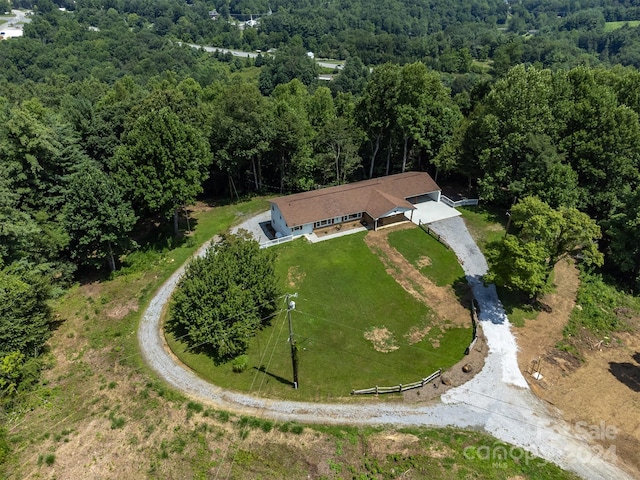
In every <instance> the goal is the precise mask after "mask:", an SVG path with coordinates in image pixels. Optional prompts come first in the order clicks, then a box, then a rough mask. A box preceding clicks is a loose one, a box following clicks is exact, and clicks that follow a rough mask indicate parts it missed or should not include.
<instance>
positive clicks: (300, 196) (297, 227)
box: [270, 172, 440, 236]
mask: <svg viewBox="0 0 640 480" xmlns="http://www.w3.org/2000/svg"><path fill="white" fill-rule="evenodd" d="M428 201H434V202H439V201H440V187H438V185H436V182H434V181H433V179H432V178H431V176H430V175H429V174H428V173H426V172H406V173H399V174H397V175H389V176H386V177H380V178H373V179H371V180H364V181H362V182H355V183H349V184H347V185H338V186H336V187H328V188H322V189H319V190H312V191H309V192H302V193H296V194H293V195H287V196H284V197H278V198H274V199H273V200H271V202H270V203H271V226H272V227H273V229H274V230H275V232H276V235H277V236H287V235H294V236H297V235H304V234H307V233H312V232H313V230H315V229H317V228H323V227H327V226H330V225H338V224H340V223H344V222H350V221H353V220H359V219H361V220H362V222H363V223H365V224H366V225H368V226H370V227H371V228H373V229H374V230H375V229H377V228H378V227H380V226H383V225H389V224H391V223H396V222H399V221H405V220H406V219H407V218H406V216H405V212H412V211H413V210H414V209H415V208H416V207H415V206H414V205H416V204H419V203H423V202H428ZM409 216H410V217H411V214H410V215H409Z"/></svg>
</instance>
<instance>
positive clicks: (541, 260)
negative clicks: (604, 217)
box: [486, 197, 604, 298]
mask: <svg viewBox="0 0 640 480" xmlns="http://www.w3.org/2000/svg"><path fill="white" fill-rule="evenodd" d="M511 224H512V226H513V228H514V230H515V234H509V235H506V236H505V238H504V239H503V240H500V241H498V242H495V243H494V244H492V245H491V246H490V247H489V250H490V253H489V255H488V259H489V262H490V265H489V273H488V275H487V277H486V279H487V281H491V282H495V283H497V284H499V285H504V286H506V287H508V288H511V289H516V290H521V291H523V292H524V293H526V294H528V295H529V296H530V297H532V298H535V297H537V296H538V295H539V294H541V293H544V292H545V291H547V289H548V287H549V286H548V282H549V277H550V275H551V272H552V271H553V268H554V267H555V265H556V264H557V263H558V262H559V261H560V260H561V259H562V258H564V257H566V256H568V255H577V254H580V258H581V262H583V263H584V264H585V265H595V266H601V265H602V264H603V260H604V257H603V255H602V253H600V251H599V250H598V245H597V241H598V240H599V239H600V237H601V231H600V227H599V226H598V225H597V224H596V222H595V221H594V220H592V219H591V218H589V216H588V215H586V214H584V213H582V212H579V211H578V210H577V209H575V208H567V207H560V208H559V209H557V210H556V209H553V208H551V207H550V206H549V204H547V203H545V202H543V201H542V200H540V199H538V198H536V197H526V198H524V199H522V200H521V201H520V202H519V203H518V204H516V205H514V207H513V208H512V209H511Z"/></svg>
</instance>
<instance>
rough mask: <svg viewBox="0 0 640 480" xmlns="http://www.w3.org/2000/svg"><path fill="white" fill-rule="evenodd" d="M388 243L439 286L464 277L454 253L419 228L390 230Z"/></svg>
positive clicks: (450, 283)
mask: <svg viewBox="0 0 640 480" xmlns="http://www.w3.org/2000/svg"><path fill="white" fill-rule="evenodd" d="M389 243H390V244H391V245H392V246H393V247H394V248H395V249H396V250H398V251H399V252H400V253H401V254H402V256H403V257H404V258H406V259H407V260H408V261H409V263H411V264H412V265H413V266H415V267H416V268H418V269H419V270H420V273H422V274H423V275H424V276H425V277H427V278H429V279H430V280H431V281H432V282H433V283H435V284H436V285H438V286H439V287H442V286H445V285H452V284H453V283H454V282H456V281H458V280H460V278H463V277H464V271H463V270H462V267H461V266H460V264H459V263H458V259H457V257H456V255H455V253H453V252H452V251H451V250H449V249H448V248H447V247H445V246H444V245H442V244H441V243H440V242H438V241H437V240H436V239H435V238H433V237H432V236H431V235H429V234H427V233H426V232H425V231H424V230H422V229H420V228H412V229H408V230H398V231H395V232H391V233H390V234H389Z"/></svg>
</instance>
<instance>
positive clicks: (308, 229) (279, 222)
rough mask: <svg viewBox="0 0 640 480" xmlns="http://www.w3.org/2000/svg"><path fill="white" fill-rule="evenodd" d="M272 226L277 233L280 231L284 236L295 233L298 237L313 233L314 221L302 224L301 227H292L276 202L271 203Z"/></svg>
mask: <svg viewBox="0 0 640 480" xmlns="http://www.w3.org/2000/svg"><path fill="white" fill-rule="evenodd" d="M271 226H272V227H273V229H274V230H275V231H276V232H277V233H280V234H281V235H282V236H283V237H286V236H288V235H293V236H294V237H296V236H298V235H305V234H307V233H313V223H307V224H306V225H301V226H300V228H297V229H293V228H290V227H289V226H288V225H287V223H286V222H285V220H284V218H283V216H282V213H281V212H280V209H279V208H278V206H277V205H276V204H274V203H272V204H271Z"/></svg>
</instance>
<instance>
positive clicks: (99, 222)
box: [63, 161, 136, 272]
mask: <svg viewBox="0 0 640 480" xmlns="http://www.w3.org/2000/svg"><path fill="white" fill-rule="evenodd" d="M69 187H70V188H69V193H68V196H67V203H66V204H65V207H64V211H63V214H64V223H65V227H66V230H67V232H68V234H69V237H70V242H69V250H70V252H71V258H74V259H77V260H78V261H80V262H81V263H84V264H89V265H97V266H100V265H101V264H103V263H104V262H105V260H106V262H107V264H108V266H109V268H110V270H111V271H112V272H113V271H115V270H116V257H117V254H118V252H122V251H126V250H127V249H129V248H131V247H132V246H133V245H134V242H132V240H131V239H130V237H129V234H130V233H131V231H132V229H133V226H134V224H135V222H136V216H135V215H134V213H133V208H131V204H130V203H129V202H128V201H127V200H126V199H125V198H124V196H123V194H122V192H121V191H120V188H119V186H118V185H117V184H116V183H115V181H113V180H112V179H111V178H109V177H108V176H107V175H106V174H105V173H104V171H103V170H102V169H101V168H100V166H99V165H98V164H97V163H94V162H93V161H86V162H84V163H82V164H81V165H79V166H78V168H77V171H76V172H75V173H73V174H72V175H71V179H70V185H69Z"/></svg>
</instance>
